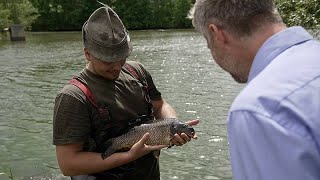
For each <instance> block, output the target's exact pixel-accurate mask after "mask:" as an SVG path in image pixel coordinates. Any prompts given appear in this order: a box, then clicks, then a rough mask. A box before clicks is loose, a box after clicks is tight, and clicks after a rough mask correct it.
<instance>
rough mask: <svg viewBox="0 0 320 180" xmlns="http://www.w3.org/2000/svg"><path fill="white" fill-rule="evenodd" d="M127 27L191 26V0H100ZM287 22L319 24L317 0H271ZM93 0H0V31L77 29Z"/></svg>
mask: <svg viewBox="0 0 320 180" xmlns="http://www.w3.org/2000/svg"><path fill="white" fill-rule="evenodd" d="M100 1H101V2H102V3H104V4H107V5H109V6H111V7H112V8H113V9H114V10H115V11H116V12H117V14H118V15H119V16H120V18H121V19H122V20H123V23H124V24H125V26H126V27H127V28H128V29H169V28H175V29H176V28H192V25H191V21H190V20H189V19H187V18H186V16H187V14H188V11H189V10H190V7H191V6H192V4H193V3H194V2H195V0H100ZM275 2H276V4H277V6H278V8H279V11H280V13H281V15H282V17H283V20H284V22H285V23H286V24H287V25H288V26H293V25H301V26H304V27H306V28H310V29H318V28H320V0H275ZM100 6H102V5H101V4H99V3H98V2H97V1H96V0H0V33H1V32H3V31H4V29H7V28H8V27H9V26H10V25H11V24H22V25H24V26H25V29H26V30H33V31H73V30H81V27H82V24H83V23H84V22H85V21H86V20H87V19H88V17H89V16H90V14H91V13H92V12H93V11H94V10H95V9H97V8H98V7H100Z"/></svg>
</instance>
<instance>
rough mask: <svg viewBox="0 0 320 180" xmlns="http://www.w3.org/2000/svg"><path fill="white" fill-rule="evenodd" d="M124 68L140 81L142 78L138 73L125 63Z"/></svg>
mask: <svg viewBox="0 0 320 180" xmlns="http://www.w3.org/2000/svg"><path fill="white" fill-rule="evenodd" d="M124 67H125V68H126V69H127V70H128V71H129V72H130V73H131V74H132V75H133V76H134V77H135V78H136V79H138V80H140V76H139V75H138V74H137V72H136V71H135V70H134V69H133V68H132V67H131V66H130V65H129V64H128V63H125V64H124Z"/></svg>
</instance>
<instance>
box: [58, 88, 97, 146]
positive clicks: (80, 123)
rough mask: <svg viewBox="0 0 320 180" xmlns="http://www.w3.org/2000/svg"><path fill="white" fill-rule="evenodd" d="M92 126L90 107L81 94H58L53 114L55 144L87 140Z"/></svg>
mask: <svg viewBox="0 0 320 180" xmlns="http://www.w3.org/2000/svg"><path fill="white" fill-rule="evenodd" d="M90 128H91V121H90V116H89V112H88V108H87V106H86V104H85V102H84V100H82V98H81V97H80V95H78V97H77V96H74V95H71V94H70V93H60V94H58V95H57V97H56V100H55V107H54V115H53V144H54V145H58V144H72V143H79V142H85V141H87V140H88V138H89V135H90Z"/></svg>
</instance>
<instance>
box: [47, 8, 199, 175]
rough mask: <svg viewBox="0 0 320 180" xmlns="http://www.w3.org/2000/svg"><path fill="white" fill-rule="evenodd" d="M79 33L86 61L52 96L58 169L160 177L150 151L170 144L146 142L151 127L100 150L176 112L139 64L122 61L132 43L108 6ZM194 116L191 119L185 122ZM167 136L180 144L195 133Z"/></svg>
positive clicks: (156, 162)
mask: <svg viewBox="0 0 320 180" xmlns="http://www.w3.org/2000/svg"><path fill="white" fill-rule="evenodd" d="M82 33H83V43H84V54H85V57H86V59H87V61H88V64H87V66H86V67H85V68H84V69H83V70H82V71H81V72H80V74H78V75H77V76H75V77H74V78H73V79H72V80H71V81H70V83H69V84H67V85H66V86H65V87H64V88H63V89H62V90H61V91H60V93H59V94H58V95H57V97H56V101H55V108H54V118H53V144H54V145H56V155H57V160H58V164H59V167H60V169H61V171H62V173H63V174H64V175H65V176H72V179H75V180H79V179H97V180H98V179H108V180H116V179H117V180H120V179H121V180H129V179H130V180H135V179H137V180H159V179H160V172H159V161H158V158H157V157H156V156H155V155H154V154H155V153H154V152H155V151H159V150H160V149H161V148H164V147H167V146H168V145H169V144H161V143H163V142H161V143H159V144H157V143H153V145H148V144H147V142H148V139H150V138H152V136H151V135H152V132H150V135H149V134H148V131H146V132H147V133H143V134H142V135H143V136H142V135H141V136H142V138H140V139H139V141H138V142H137V143H134V144H133V146H132V147H131V148H130V149H129V150H128V151H123V152H116V153H112V154H110V153H108V154H107V155H108V156H103V157H104V158H102V153H104V152H105V151H106V149H105V148H107V147H105V142H107V141H108V140H109V139H111V138H114V137H117V136H120V135H122V134H124V133H125V132H127V131H128V130H130V128H134V127H137V126H138V125H140V124H142V123H147V121H152V120H154V119H157V120H159V119H160V120H161V119H164V118H175V117H176V113H175V111H174V109H173V108H172V107H171V106H170V105H169V104H168V103H167V102H166V101H165V100H163V99H162V97H161V94H160V92H159V91H158V90H157V88H156V86H155V85H154V83H153V81H152V78H151V75H150V74H149V72H148V71H147V70H146V69H145V68H144V66H143V65H141V64H140V63H137V62H126V58H127V57H128V56H129V55H130V53H131V51H132V44H131V42H130V39H129V35H128V32H127V30H126V28H125V27H124V25H123V24H122V22H121V19H120V18H119V17H118V15H117V14H116V13H115V12H114V11H113V10H112V9H111V8H110V7H108V6H104V7H101V8H98V9H97V10H96V11H95V12H93V13H92V14H91V16H90V17H89V19H88V21H87V22H85V23H84V25H83V29H82ZM160 120H159V121H160ZM198 122H199V121H197V120H192V121H189V122H188V123H187V125H186V126H192V125H196V124H197V123H198ZM141 126H142V125H141ZM140 129H141V128H140ZM142 129H145V128H142ZM156 130H157V129H156ZM183 132H185V131H183ZM171 138H172V139H171V141H170V139H169V141H170V142H168V143H170V144H171V143H172V144H174V145H178V146H181V145H183V144H185V143H187V142H188V141H190V140H191V138H195V136H194V133H192V134H191V135H190V134H189V136H188V135H187V134H186V133H179V134H178V133H177V134H172V137H171ZM105 158H106V159H105Z"/></svg>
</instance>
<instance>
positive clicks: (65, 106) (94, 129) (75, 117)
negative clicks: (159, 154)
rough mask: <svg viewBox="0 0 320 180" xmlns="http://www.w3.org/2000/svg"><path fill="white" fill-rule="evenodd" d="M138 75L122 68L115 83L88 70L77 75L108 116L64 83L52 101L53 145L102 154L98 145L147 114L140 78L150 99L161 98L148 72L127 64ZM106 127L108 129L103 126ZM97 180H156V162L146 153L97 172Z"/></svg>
mask: <svg viewBox="0 0 320 180" xmlns="http://www.w3.org/2000/svg"><path fill="white" fill-rule="evenodd" d="M127 63H129V64H130V65H131V66H132V67H134V69H135V71H136V72H137V74H138V75H139V77H141V78H140V80H138V79H137V78H135V77H133V76H132V75H131V74H130V72H129V71H128V70H127V69H126V68H124V67H123V68H122V70H121V72H120V75H119V78H118V79H116V80H115V81H112V80H107V79H104V78H103V77H101V76H98V75H96V74H94V73H92V72H90V71H89V70H87V69H84V70H83V71H82V72H80V74H79V75H78V79H80V80H81V81H82V82H83V83H84V84H85V85H86V86H87V87H89V89H90V90H91V92H92V94H93V97H94V98H95V100H96V102H97V104H98V106H99V107H103V108H106V109H107V110H108V112H109V113H108V114H107V115H104V116H102V115H101V114H99V113H98V111H97V108H95V107H94V106H93V105H92V104H91V103H90V101H89V100H88V99H87V97H86V95H85V94H84V93H83V92H82V91H81V90H80V89H79V88H78V87H76V86H74V85H72V84H67V85H65V87H64V88H63V89H62V90H61V91H60V92H59V94H58V95H57V97H56V100H55V107H54V117H53V144H54V145H62V144H72V143H79V142H83V143H85V145H86V147H85V149H84V150H85V151H95V152H101V151H102V150H101V149H99V144H101V143H102V142H103V141H106V140H107V139H109V138H112V137H116V136H118V135H120V134H121V133H123V131H124V129H126V128H127V124H128V120H130V119H133V118H136V117H139V116H141V115H147V114H148V113H149V111H148V107H149V104H148V103H147V101H146V99H145V92H144V90H143V84H142V83H141V79H142V80H144V81H145V82H147V84H148V90H149V96H150V99H151V100H159V99H161V94H160V92H159V91H158V90H157V88H156V87H155V85H154V83H153V80H152V78H151V76H150V74H149V72H148V71H147V70H146V69H145V68H144V67H143V66H142V65H141V64H139V63H136V62H127ZM106 124H108V125H111V126H106ZM94 176H96V177H97V179H139V180H143V179H146V180H147V179H148V180H153V179H155V180H156V179H159V178H160V177H159V176H160V175H159V162H158V159H157V158H155V157H154V156H153V154H151V153H150V154H148V155H146V156H144V157H142V158H140V159H138V160H136V161H134V162H131V163H129V164H127V165H124V166H121V167H118V168H114V169H111V170H108V171H105V172H101V173H97V174H95V175H94Z"/></svg>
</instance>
